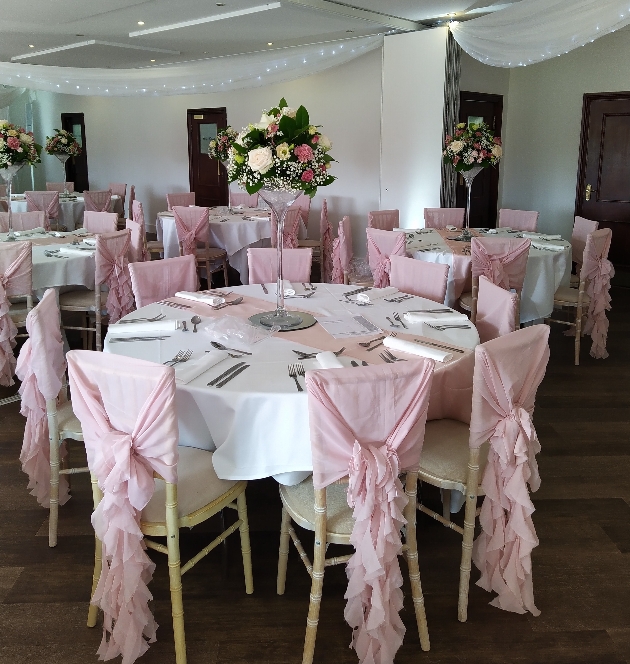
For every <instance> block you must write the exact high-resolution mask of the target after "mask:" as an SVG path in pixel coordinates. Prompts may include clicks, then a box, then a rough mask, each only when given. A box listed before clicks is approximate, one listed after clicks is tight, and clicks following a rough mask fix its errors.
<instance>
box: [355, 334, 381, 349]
mask: <svg viewBox="0 0 630 664" xmlns="http://www.w3.org/2000/svg"><path fill="white" fill-rule="evenodd" d="M386 336H387V335H385V334H384V335H383V336H382V337H376V339H371V340H370V341H359V346H363V348H369V347H370V346H371V345H372V344H375V343H376V342H377V341H382V340H383V339H384V338H385V337H386Z"/></svg>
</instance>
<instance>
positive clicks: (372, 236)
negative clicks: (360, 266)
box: [366, 228, 406, 288]
mask: <svg viewBox="0 0 630 664" xmlns="http://www.w3.org/2000/svg"><path fill="white" fill-rule="evenodd" d="M366 233H367V241H368V242H367V244H368V262H369V263H370V268H371V270H372V276H373V277H374V288H385V287H386V286H389V273H390V270H391V262H390V256H404V255H405V253H406V252H405V247H406V239H405V234H404V233H402V232H400V231H395V232H394V231H382V230H379V229H377V228H367V229H366Z"/></svg>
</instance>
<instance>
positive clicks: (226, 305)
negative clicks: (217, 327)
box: [212, 296, 243, 311]
mask: <svg viewBox="0 0 630 664" xmlns="http://www.w3.org/2000/svg"><path fill="white" fill-rule="evenodd" d="M242 301H243V296H241V297H237V298H236V299H235V300H232V301H231V302H223V304H217V305H216V307H215V306H213V307H212V308H213V309H214V310H215V311H218V310H219V309H225V307H232V306H234V305H235V304H240V303H241V302H242Z"/></svg>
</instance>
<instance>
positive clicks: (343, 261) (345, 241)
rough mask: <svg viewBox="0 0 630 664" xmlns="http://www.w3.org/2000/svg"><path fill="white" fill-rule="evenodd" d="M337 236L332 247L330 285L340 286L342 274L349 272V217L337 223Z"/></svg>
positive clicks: (350, 253) (350, 252) (350, 236)
mask: <svg viewBox="0 0 630 664" xmlns="http://www.w3.org/2000/svg"><path fill="white" fill-rule="evenodd" d="M337 232H338V236H337V237H336V238H335V239H334V240H333V245H332V265H333V268H332V276H331V279H330V281H331V283H333V284H342V283H343V275H344V272H348V271H349V270H350V262H351V261H352V255H353V253H352V226H351V225H350V217H344V218H343V219H342V220H341V221H340V222H339V229H338V231H337Z"/></svg>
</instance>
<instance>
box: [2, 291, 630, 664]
mask: <svg viewBox="0 0 630 664" xmlns="http://www.w3.org/2000/svg"><path fill="white" fill-rule="evenodd" d="M629 305H630V290H625V289H615V290H613V307H614V309H613V311H612V315H611V330H610V335H609V341H608V348H609V351H610V357H609V358H608V359H607V360H598V361H595V360H593V359H592V358H590V357H589V356H588V349H589V348H590V343H589V342H588V340H586V341H585V343H584V349H583V352H582V364H581V366H579V367H574V366H573V363H572V339H568V338H566V337H564V336H562V334H561V332H560V330H559V329H558V328H555V329H554V330H553V331H552V340H551V346H552V353H551V363H550V365H549V369H548V371H547V375H546V377H545V380H544V382H543V384H542V387H541V389H540V390H539V396H538V401H537V408H536V413H535V423H536V427H537V430H538V434H539V436H540V440H541V443H542V453H541V454H540V456H539V465H540V474H541V476H542V487H541V488H540V490H539V491H538V493H537V494H535V495H534V503H535V506H536V512H535V513H534V516H533V518H534V523H535V526H536V530H537V532H538V536H539V538H540V546H539V547H538V548H537V549H535V551H534V555H533V566H534V588H535V596H536V604H537V605H538V607H539V608H540V609H541V611H542V614H541V615H540V616H539V617H538V618H533V617H532V616H531V615H516V614H512V613H506V612H504V611H500V610H498V609H495V608H493V607H491V606H489V605H488V602H489V600H490V599H491V597H490V596H489V594H488V593H486V592H485V591H483V590H481V589H479V588H478V587H476V586H473V587H472V588H471V594H470V607H469V619H468V622H467V623H465V624H461V623H458V621H457V616H456V614H457V611H456V609H457V582H458V565H459V556H460V539H459V537H458V536H457V535H455V534H454V533H452V532H450V531H448V530H447V529H445V528H443V527H442V526H439V525H438V524H437V523H435V522H434V521H432V520H430V519H428V518H426V517H422V518H420V521H419V529H418V540H419V546H420V569H421V573H422V582H423V586H424V592H425V600H426V607H427V615H428V623H429V631H430V635H431V651H430V652H429V653H423V652H421V651H420V649H419V644H418V635H417V632H416V630H415V627H414V620H413V608H412V606H411V602H410V595H409V589H408V587H407V586H406V587H405V607H404V610H403V613H402V615H403V619H404V621H405V623H406V625H407V629H408V631H407V634H406V637H405V642H404V645H403V647H402V648H401V649H400V651H399V654H398V657H397V658H396V662H397V663H398V664H408V663H412V662H413V663H418V664H438V663H439V664H455V663H460V662H465V663H469V664H477V663H479V664H481V663H483V664H493V663H495V662H496V663H504V662H515V663H517V662H518V663H525V662H527V663H550V664H551V663H553V664H569V663H571V664H573V663H575V664H578V663H579V664H595V663H601V664H620V663H621V662H627V663H630V380H629V379H630V357H629V346H628V339H629V333H630V306H629ZM526 359H527V358H523V360H524V361H526ZM10 393H12V390H5V391H3V392H0V398H2V397H5V396H7V395H8V394H10ZM0 421H1V423H2V426H1V427H0V664H26V663H27V662H28V664H39V663H42V664H43V663H44V662H45V663H46V664H85V663H86V662H96V661H97V658H96V654H95V653H96V649H97V647H98V644H99V642H100V638H101V629H100V626H99V627H97V628H95V629H88V628H87V627H86V626H85V621H86V616H87V605H88V594H89V590H90V584H91V574H92V555H93V537H92V531H91V526H90V510H91V507H90V506H91V494H90V488H89V481H88V477H87V476H85V475H82V476H76V477H74V478H73V487H72V489H73V498H72V500H71V501H70V502H69V503H68V504H67V505H65V506H64V507H62V508H61V510H60V522H59V523H60V537H59V544H58V546H57V548H56V549H49V548H48V540H47V513H46V511H45V510H43V509H42V508H40V507H38V506H37V504H36V502H35V499H34V498H33V497H32V496H30V495H28V492H27V490H26V478H25V475H24V474H23V473H22V472H21V470H20V467H19V462H18V455H19V450H20V446H21V440H22V434H23V427H24V421H23V418H22V417H21V416H20V415H19V414H18V405H17V404H11V405H8V406H4V407H2V408H0ZM73 457H74V459H73V460H74V461H76V462H79V461H80V451H78V450H77V451H76V452H73ZM247 493H248V503H249V515H250V524H251V529H252V547H253V558H254V583H255V592H254V594H253V595H251V596H247V595H245V592H244V583H243V576H242V567H241V564H240V550H239V543H238V539H237V540H233V541H232V543H231V544H230V547H229V553H228V558H227V570H226V571H224V569H223V565H222V557H221V552H220V551H216V552H213V553H212V554H211V555H210V556H208V558H206V559H205V560H204V561H202V562H201V563H200V564H198V565H197V566H196V567H194V568H193V570H192V571H191V572H190V573H189V574H187V575H186V576H185V577H184V606H185V612H186V613H185V615H186V637H187V642H188V661H189V662H190V664H219V663H221V664H228V663H229V664H244V663H245V662H248V663H251V662H257V663H261V664H262V663H265V662H273V663H274V664H284V663H287V664H288V663H289V662H291V663H296V662H300V661H301V652H302V640H303V635H304V627H305V623H306V611H307V605H308V594H309V578H308V576H307V574H306V572H305V570H304V569H303V567H302V563H301V562H300V560H299V558H298V556H297V554H296V552H295V549H292V551H291V554H290V558H289V573H288V581H287V591H286V594H285V595H284V596H282V597H278V596H277V595H276V592H275V577H276V562H277V550H278V531H279V518H280V502H279V499H278V495H277V488H276V486H275V484H274V482H273V481H272V480H264V481H256V482H251V483H250V485H249V488H248V491H247ZM425 499H426V500H427V501H431V500H432V501H434V502H435V501H436V499H437V496H436V494H435V493H431V491H430V490H427V491H426V492H425ZM435 505H436V506H437V502H435ZM216 527H217V526H216V524H212V523H210V524H207V525H206V526H205V527H204V528H201V529H200V532H199V533H197V532H196V529H195V531H192V532H185V533H182V546H183V549H184V553H185V552H186V551H187V550H189V549H191V546H190V545H193V544H197V543H199V542H201V541H204V540H206V539H207V536H208V531H210V530H214V529H216ZM305 539H307V540H308V538H305ZM151 555H152V556H154V558H155V559H156V560H157V562H158V568H157V571H156V574H155V577H154V581H153V584H152V586H151V588H152V591H153V593H154V597H155V602H154V611H155V615H156V619H157V621H158V623H159V624H160V628H159V630H158V642H157V643H155V644H154V645H153V646H152V647H151V648H150V650H149V652H148V653H147V654H146V655H145V656H144V657H143V658H142V659H141V660H140V661H141V662H143V663H144V664H162V663H166V662H169V663H170V662H174V654H173V645H172V631H171V627H170V625H169V622H170V604H169V596H168V578H167V570H166V564H165V560H164V559H163V558H162V557H161V556H160V554H153V553H152V554H151ZM477 577H478V574H477V573H473V578H474V579H476V578H477ZM345 583H346V581H345V574H344V571H343V569H341V568H337V569H333V570H331V571H328V572H327V573H326V579H325V582H324V598H323V604H322V617H321V622H320V629H319V634H318V640H317V648H316V661H317V662H319V663H321V664H324V663H326V664H328V663H330V662H335V663H337V662H338V663H346V662H347V663H354V662H356V661H357V659H356V656H355V654H354V652H353V651H352V650H349V649H348V644H349V642H350V629H349V627H348V626H347V625H346V624H345V623H344V620H343V607H344V600H343V594H344V590H345Z"/></svg>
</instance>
